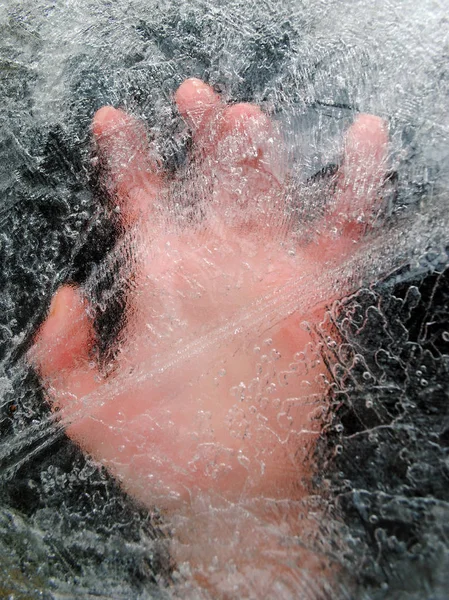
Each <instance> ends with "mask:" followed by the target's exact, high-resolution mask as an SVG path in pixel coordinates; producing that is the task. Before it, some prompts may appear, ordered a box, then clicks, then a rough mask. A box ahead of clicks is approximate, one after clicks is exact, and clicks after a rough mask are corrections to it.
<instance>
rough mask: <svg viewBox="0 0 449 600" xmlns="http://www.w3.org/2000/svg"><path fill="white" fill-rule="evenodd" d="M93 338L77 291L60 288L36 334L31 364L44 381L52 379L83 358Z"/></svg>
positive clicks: (68, 287)
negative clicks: (47, 378) (51, 377)
mask: <svg viewBox="0 0 449 600" xmlns="http://www.w3.org/2000/svg"><path fill="white" fill-rule="evenodd" d="M92 339H93V329H92V324H91V323H90V320H89V318H88V315H87V312H86V307H85V302H84V300H83V298H82V296H81V294H80V291H79V288H77V287H75V286H71V285H63V286H62V287H60V288H59V290H58V291H57V292H56V294H55V295H54V297H53V299H52V301H51V304H50V308H49V311H48V315H47V318H46V319H45V321H44V323H43V324H42V325H41V327H40V328H39V331H38V333H37V335H36V338H35V344H34V346H33V348H32V352H31V362H32V363H33V364H34V366H36V367H37V369H38V371H39V372H40V374H41V375H42V376H43V377H44V378H46V377H49V376H52V375H54V374H56V373H58V372H59V371H61V370H62V369H65V368H68V367H70V366H72V365H74V364H75V363H76V362H77V361H79V360H80V359H82V358H86V357H87V355H88V353H89V349H90V346H91V342H92Z"/></svg>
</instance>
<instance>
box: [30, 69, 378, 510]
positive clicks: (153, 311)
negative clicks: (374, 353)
mask: <svg viewBox="0 0 449 600" xmlns="http://www.w3.org/2000/svg"><path fill="white" fill-rule="evenodd" d="M175 101H176V104H177V107H178V109H179V112H180V113H181V115H182V116H183V118H184V119H185V120H186V122H187V123H188V125H189V126H190V128H191V130H192V133H193V143H194V150H193V152H192V158H191V163H190V165H189V167H188V168H187V170H186V172H183V173H182V174H179V175H178V176H177V177H176V178H175V180H169V178H168V177H167V176H166V175H164V174H163V173H162V172H161V170H160V167H159V166H158V165H159V161H158V159H157V157H156V156H155V155H154V153H151V152H150V151H149V147H148V141H147V136H146V132H145V130H144V128H143V126H142V125H141V124H140V123H138V122H137V121H135V120H134V119H133V118H132V117H131V116H129V115H127V114H125V113H124V112H123V111H121V110H116V109H114V108H111V107H104V108H102V109H100V110H99V111H98V112H97V113H96V115H95V117H94V120H93V126H92V129H93V135H94V139H95V143H96V145H97V149H98V154H99V156H100V161H101V164H102V168H103V171H102V178H103V182H104V184H105V186H106V187H107V189H108V191H109V195H110V198H111V201H113V202H114V203H115V205H116V207H117V211H118V212H119V214H120V220H121V226H122V229H123V232H124V233H123V237H122V240H121V241H119V247H118V249H117V255H118V256H119V257H120V259H121V264H122V267H123V270H124V271H125V272H126V274H127V276H128V277H129V285H128V287H127V297H126V322H125V326H124V328H123V331H122V333H121V334H120V339H119V341H118V343H117V351H116V353H115V359H114V361H113V364H112V365H111V366H110V368H109V369H107V370H105V369H104V368H103V367H102V366H101V365H100V362H99V361H98V360H97V359H96V357H95V355H94V353H93V348H94V345H95V334H94V328H93V323H92V320H91V317H90V316H89V314H90V311H89V307H88V305H87V301H86V299H85V297H84V296H83V292H82V290H81V289H79V288H76V287H73V286H67V285H66V286H63V287H61V288H60V289H59V290H58V292H57V293H56V294H55V297H54V298H53V301H52V304H51V307H50V311H49V314H48V317H47V319H46V321H45V322H44V323H43V325H42V326H41V328H40V330H39V332H38V334H37V336H36V341H35V345H34V347H33V348H32V350H31V352H30V360H31V361H32V362H33V364H34V365H35V366H36V367H37V369H38V371H39V373H40V375H41V377H42V381H43V384H44V387H45V389H46V391H47V395H48V399H49V401H50V403H51V406H52V407H53V409H54V410H55V411H56V410H57V417H58V418H60V419H61V421H62V422H63V423H64V425H65V426H66V431H67V434H68V435H69V436H70V437H71V438H72V439H73V440H75V441H77V442H78V443H79V445H80V446H81V448H82V449H83V450H84V451H86V452H88V453H89V454H91V455H92V456H93V457H94V458H95V459H96V460H97V461H99V462H100V463H102V464H103V465H105V466H106V467H107V468H108V469H109V471H110V472H111V473H112V474H113V475H114V476H115V477H116V478H117V479H118V480H119V481H120V482H121V484H122V486H123V488H124V489H125V490H126V491H127V492H129V493H130V494H131V495H132V496H134V497H135V498H136V499H138V500H139V501H140V502H142V503H143V504H145V505H147V506H153V505H158V506H160V507H165V508H167V509H168V508H171V509H176V510H178V509H179V508H180V507H182V506H187V505H189V504H190V503H191V502H192V498H195V496H197V495H198V494H204V493H207V494H210V495H211V496H216V497H219V498H223V499H225V500H226V501H232V502H237V501H239V500H240V499H242V498H255V497H258V496H262V497H272V498H279V499H284V498H285V499H287V498H291V499H297V498H301V497H302V496H303V495H304V494H305V488H304V485H305V484H304V481H305V482H307V481H308V479H309V477H310V471H311V468H312V465H311V463H310V453H311V450H313V446H314V440H315V439H316V437H317V436H318V435H319V433H320V430H321V427H322V422H323V419H322V415H323V413H324V412H325V410H326V405H325V400H324V397H323V396H324V392H325V389H326V385H325V382H326V380H327V379H329V374H328V371H327V367H326V365H325V364H323V362H322V361H320V360H319V357H314V359H313V360H309V361H308V362H307V356H306V355H307V348H309V350H310V344H311V338H310V334H309V332H308V331H307V330H306V329H303V328H301V327H300V324H301V323H302V322H303V321H307V322H309V323H311V324H314V323H315V324H316V323H319V322H320V321H321V320H322V318H323V315H324V310H325V306H326V305H328V304H329V302H331V301H332V300H333V299H334V297H329V298H325V299H321V301H319V302H318V301H317V300H316V298H315V295H314V285H315V284H316V281H317V279H318V278H320V277H321V276H322V274H323V272H325V271H326V270H328V269H330V267H331V266H335V265H338V264H339V263H341V262H343V261H344V260H345V259H347V257H348V256H349V255H350V254H351V252H353V249H354V247H355V245H356V244H357V242H358V241H359V240H360V238H361V236H362V234H363V230H364V227H365V224H364V223H366V221H367V220H368V221H369V218H370V215H371V214H372V213H373V212H375V210H376V206H377V203H378V201H379V200H378V199H379V192H380V188H381V186H382V184H383V181H384V177H385V169H386V154H387V141H388V138H387V133H386V127H385V125H384V123H383V122H382V120H381V119H379V118H377V117H374V116H370V115H360V116H358V117H357V118H356V120H355V122H354V124H353V125H352V126H351V127H350V129H349V130H348V132H347V135H346V140H345V154H344V158H343V163H342V166H341V168H340V170H339V173H338V176H337V178H336V185H335V193H334V196H333V198H332V200H331V201H330V202H329V204H328V206H326V207H325V208H324V215H323V217H322V220H321V221H320V223H318V225H317V230H318V231H319V235H318V236H317V237H316V238H315V239H313V240H312V241H310V242H309V243H308V244H305V243H304V242H303V241H301V237H300V236H299V235H298V224H297V223H296V222H295V218H294V210H293V208H294V207H293V206H292V205H291V202H290V199H289V198H288V194H287V187H286V178H287V173H286V167H285V163H286V154H285V150H284V148H283V145H282V138H281V135H280V133H279V131H278V130H277V128H276V126H275V124H274V123H272V122H271V121H270V119H269V118H268V117H267V116H265V115H264V114H263V113H262V112H261V110H260V109H259V108H257V107H256V106H253V105H250V104H236V105H232V106H230V105H225V104H223V103H222V101H221V100H220V98H219V96H218V95H217V94H216V93H215V92H214V91H213V90H212V89H211V88H210V87H209V86H207V85H206V84H204V83H203V82H201V81H199V80H193V79H191V80H187V81H185V82H184V83H183V84H182V85H181V87H180V88H179V89H178V91H177V92H176V95H175ZM347 291H348V290H345V289H342V290H341V295H342V296H343V295H344V294H345V293H346V292H347Z"/></svg>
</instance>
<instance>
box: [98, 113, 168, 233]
mask: <svg viewBox="0 0 449 600" xmlns="http://www.w3.org/2000/svg"><path fill="white" fill-rule="evenodd" d="M92 132H93V134H94V139H95V142H96V146H97V149H98V155H99V158H100V166H101V168H102V170H103V172H102V177H103V183H104V184H105V186H106V189H107V192H108V194H109V196H110V197H111V198H112V199H113V201H114V202H116V206H117V208H118V209H119V210H120V212H121V214H122V219H123V221H124V222H128V223H133V222H134V221H135V220H137V219H138V218H139V217H140V216H142V214H145V213H147V212H148V210H149V209H150V208H151V206H152V203H153V202H154V199H155V198H156V196H157V193H158V191H159V188H160V185H161V177H160V175H159V173H158V161H157V158H156V157H155V155H154V154H153V155H152V154H151V153H150V148H149V143H148V137H147V133H146V130H145V127H144V125H143V124H142V123H139V122H138V121H137V120H136V119H134V118H133V117H131V116H130V115H128V114H127V113H125V112H124V111H122V110H118V109H115V108H113V107H111V106H104V107H103V108H100V110H98V111H97V112H96V113H95V115H94V118H93V121H92Z"/></svg>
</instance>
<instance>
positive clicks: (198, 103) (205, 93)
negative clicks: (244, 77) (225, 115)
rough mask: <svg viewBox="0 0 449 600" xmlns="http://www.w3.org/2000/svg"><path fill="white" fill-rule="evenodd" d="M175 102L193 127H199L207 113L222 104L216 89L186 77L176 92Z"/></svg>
mask: <svg viewBox="0 0 449 600" xmlns="http://www.w3.org/2000/svg"><path fill="white" fill-rule="evenodd" d="M175 102H176V106H177V108H178V110H179V112H180V114H181V115H182V116H183V117H184V119H186V120H187V122H188V124H189V125H190V126H191V127H194V128H197V127H199V126H200V125H201V124H202V122H203V119H204V117H205V116H206V114H207V113H208V112H209V111H210V110H211V109H213V108H214V107H217V106H219V105H220V103H221V100H220V96H219V95H218V94H217V92H215V91H214V89H213V88H212V87H211V86H210V85H208V84H207V83H204V81H201V79H197V78H196V77H191V78H190V79H186V80H185V81H184V82H183V83H182V84H181V85H180V86H179V88H178V89H177V90H176V92H175Z"/></svg>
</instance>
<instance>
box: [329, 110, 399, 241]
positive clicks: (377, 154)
mask: <svg viewBox="0 0 449 600" xmlns="http://www.w3.org/2000/svg"><path fill="white" fill-rule="evenodd" d="M387 157H388V130H387V125H386V123H385V121H384V120H383V119H381V118H380V117H376V116H374V115H367V114H363V115H359V116H358V117H357V119H356V120H355V121H354V123H353V125H352V126H351V127H350V128H349V129H348V132H347V134H346V137H345V150H344V157H343V164H342V166H341V168H340V171H339V176H338V180H337V186H336V190H335V196H334V202H333V205H332V208H331V214H330V215H329V216H328V220H329V223H330V225H331V227H337V229H338V230H341V231H344V232H345V233H346V234H349V235H354V236H355V237H360V235H362V234H363V232H364V231H365V229H366V227H367V226H368V225H369V224H370V223H371V222H372V221H373V218H374V216H375V215H376V213H377V212H378V210H379V206H380V203H381V190H382V186H383V183H384V180H385V176H386V173H387Z"/></svg>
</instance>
